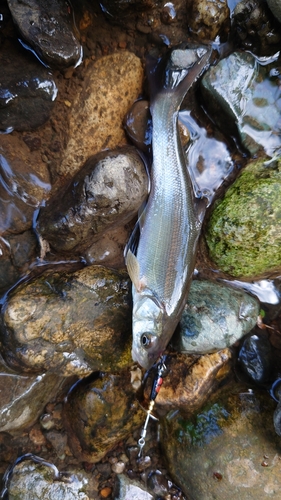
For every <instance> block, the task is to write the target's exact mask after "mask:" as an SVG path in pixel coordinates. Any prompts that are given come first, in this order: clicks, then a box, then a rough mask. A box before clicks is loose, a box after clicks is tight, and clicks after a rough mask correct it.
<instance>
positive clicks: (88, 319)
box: [1, 266, 132, 377]
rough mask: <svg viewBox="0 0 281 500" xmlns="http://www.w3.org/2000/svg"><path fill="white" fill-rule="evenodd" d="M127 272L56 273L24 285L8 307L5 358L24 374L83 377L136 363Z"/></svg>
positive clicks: (4, 324)
mask: <svg viewBox="0 0 281 500" xmlns="http://www.w3.org/2000/svg"><path fill="white" fill-rule="evenodd" d="M128 287H129V284H128V278H127V275H125V274H120V273H118V272H117V271H114V270H109V269H106V268H103V267H100V266H91V267H86V268H84V269H81V270H79V271H76V272H74V273H66V272H65V273H58V272H54V271H53V270H49V271H48V272H45V273H44V274H42V275H41V276H40V277H38V278H36V279H34V280H33V281H30V282H29V283H25V284H22V285H20V286H19V287H18V288H17V289H15V291H14V292H13V293H11V294H10V295H9V297H8V299H7V302H6V304H5V307H4V311H3V317H2V325H1V338H2V344H3V353H4V356H5V359H6V360H7V362H8V363H9V365H10V366H11V367H13V368H14V369H16V370H21V371H22V372H29V371H32V372H44V371H46V370H52V371H53V372H56V373H57V374H60V375H64V376H70V375H78V376H80V377H83V376H85V375H89V374H90V373H91V372H92V371H94V370H105V371H114V370H119V369H122V368H123V367H126V366H129V365H130V364H131V362H132V361H131V352H130V351H131V324H130V323H131V322H130V306H129V293H128Z"/></svg>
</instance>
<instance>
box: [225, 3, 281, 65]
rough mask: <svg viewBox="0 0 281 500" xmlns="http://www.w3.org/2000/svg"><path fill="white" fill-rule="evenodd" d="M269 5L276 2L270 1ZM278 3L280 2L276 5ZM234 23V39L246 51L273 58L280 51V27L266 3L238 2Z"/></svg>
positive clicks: (233, 17) (233, 18)
mask: <svg viewBox="0 0 281 500" xmlns="http://www.w3.org/2000/svg"><path fill="white" fill-rule="evenodd" d="M267 3H268V5H269V4H270V3H272V4H273V3H274V0H268V1H267ZM277 3H278V0H277V1H276V2H275V4H277ZM272 11H273V9H272ZM276 17H277V16H276ZM232 21H233V34H234V37H235V38H236V40H237V42H238V43H239V45H240V46H241V47H242V48H244V49H245V50H251V51H252V52H253V53H254V54H256V55H259V56H267V55H268V56H271V55H272V54H274V53H275V52H277V51H278V50H279V48H280V40H281V36H280V26H279V23H278V22H277V21H276V20H275V19H274V17H273V15H272V14H271V12H270V10H269V9H268V7H267V5H266V3H265V2H262V1H261V0H242V1H241V2H238V3H237V5H236V6H235V9H234V12H233V15H232Z"/></svg>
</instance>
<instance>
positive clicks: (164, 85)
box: [146, 44, 212, 106]
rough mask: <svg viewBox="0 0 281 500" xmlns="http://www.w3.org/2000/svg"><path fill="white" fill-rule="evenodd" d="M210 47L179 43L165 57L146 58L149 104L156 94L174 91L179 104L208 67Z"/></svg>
mask: <svg viewBox="0 0 281 500" xmlns="http://www.w3.org/2000/svg"><path fill="white" fill-rule="evenodd" d="M211 53H212V49H211V47H208V46H199V45H198V46H195V45H191V44H181V45H179V46H178V47H176V48H173V49H172V50H171V51H170V53H169V57H168V62H167V60H166V59H158V60H155V58H153V57H151V56H150V57H149V56H148V58H147V64H146V70H147V77H148V81H149V86H150V98H151V101H150V102H151V105H152V106H153V102H154V99H155V96H156V95H159V93H163V92H164V93H165V92H170V91H174V94H175V96H176V95H177V97H178V99H177V100H178V105H180V104H181V102H182V100H183V98H184V96H185V94H186V93H187V92H188V90H189V89H190V88H191V87H192V85H193V84H194V83H195V82H196V80H198V78H199V77H200V76H201V75H202V73H203V72H204V71H206V69H207V68H208V67H209V64H210V56H211Z"/></svg>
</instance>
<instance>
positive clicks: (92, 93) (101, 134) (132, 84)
mask: <svg viewBox="0 0 281 500" xmlns="http://www.w3.org/2000/svg"><path fill="white" fill-rule="evenodd" d="M142 81H143V69H142V65H141V61H140V59H139V58H138V57H136V56H135V55H134V54H132V53H130V52H127V51H124V50H122V51H120V52H116V53H115V54H112V55H109V56H105V57H102V58H101V59H99V60H98V61H97V62H95V63H94V64H93V65H92V66H89V68H88V73H87V75H86V77H85V83H84V87H83V89H82V91H81V94H80V95H79V96H78V97H77V98H76V100H75V101H74V103H73V106H72V108H71V115H70V127H69V141H68V144H67V148H66V151H65V156H64V158H63V161H62V163H61V165H60V166H59V167H58V173H59V174H61V175H64V176H68V177H69V176H71V177H72V176H73V175H74V174H75V173H76V172H77V171H78V170H79V169H80V167H81V166H82V165H83V163H85V161H86V160H87V158H88V157H89V156H91V155H94V154H96V153H98V152H99V151H101V150H104V149H106V148H114V147H116V146H118V145H123V144H126V142H127V141H126V137H125V132H124V130H123V126H122V122H123V118H124V116H125V115H126V113H127V112H128V110H129V108H130V106H131V105H132V103H133V102H134V101H135V100H136V99H137V97H138V96H139V94H140V92H141V89H142Z"/></svg>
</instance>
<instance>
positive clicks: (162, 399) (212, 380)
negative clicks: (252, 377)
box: [145, 349, 232, 414]
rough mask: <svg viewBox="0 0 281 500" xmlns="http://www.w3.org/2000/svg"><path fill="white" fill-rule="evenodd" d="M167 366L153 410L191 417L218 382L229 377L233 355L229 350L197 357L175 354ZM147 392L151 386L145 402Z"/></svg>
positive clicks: (214, 389) (215, 388)
mask: <svg viewBox="0 0 281 500" xmlns="http://www.w3.org/2000/svg"><path fill="white" fill-rule="evenodd" d="M166 364H167V367H168V370H167V374H165V377H164V382H163V385H162V386H161V391H159V394H158V395H157V400H156V407H157V408H158V409H165V411H167V410H170V409H174V410H175V409H180V410H181V411H183V412H184V413H186V414H191V413H193V412H194V411H197V410H198V409H199V408H201V406H202V405H203V404H205V403H206V401H208V399H209V397H210V395H211V394H212V393H213V392H215V391H216V390H217V389H218V387H219V385H220V384H221V382H222V381H225V380H226V379H227V378H228V377H229V375H230V373H231V370H232V354H231V351H230V350H229V349H223V350H222V351H220V352H217V353H213V354H206V355H205V356H200V357H198V356H188V355H186V354H177V355H176V356H173V357H171V359H169V358H168V360H167V363H166ZM150 389H151V384H147V386H146V390H145V395H146V398H147V399H148V398H149V396H150Z"/></svg>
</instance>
